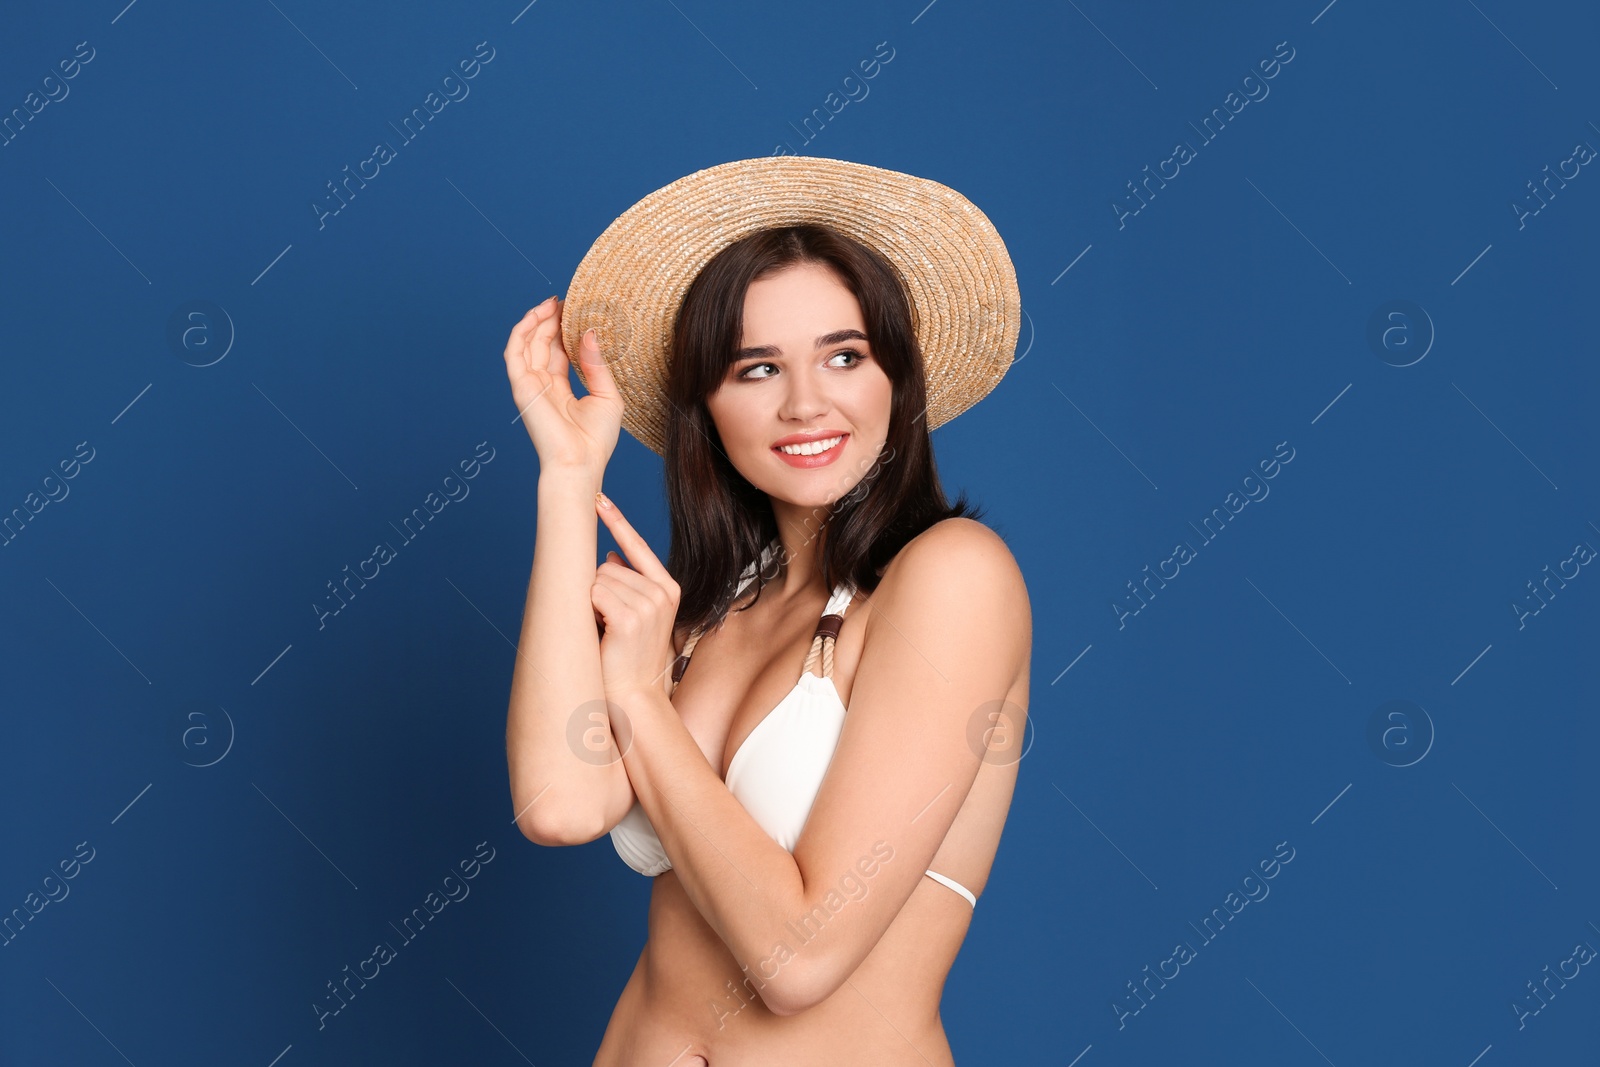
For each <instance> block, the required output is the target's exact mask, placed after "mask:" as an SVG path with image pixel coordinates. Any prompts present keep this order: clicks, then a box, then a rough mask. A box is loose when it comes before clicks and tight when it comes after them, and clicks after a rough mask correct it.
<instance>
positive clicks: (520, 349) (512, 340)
mask: <svg viewBox="0 0 1600 1067" xmlns="http://www.w3.org/2000/svg"><path fill="white" fill-rule="evenodd" d="M554 304H555V297H553V296H552V297H550V298H549V299H547V300H545V301H544V302H543V303H541V304H536V305H534V306H533V307H531V308H529V309H528V312H527V314H525V315H523V316H522V319H521V320H520V321H519V322H518V323H517V324H516V325H515V326H513V327H511V336H510V337H508V338H507V339H506V365H507V366H508V367H510V366H512V365H513V364H516V365H517V366H519V367H523V368H527V369H532V368H529V367H528V362H527V355H528V338H529V337H531V336H533V331H534V329H535V328H536V327H538V325H539V323H540V322H541V321H542V320H543V319H544V318H545V317H548V315H549V314H550V311H551V309H552V307H553V306H554Z"/></svg>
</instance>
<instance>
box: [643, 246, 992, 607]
mask: <svg viewBox="0 0 1600 1067" xmlns="http://www.w3.org/2000/svg"><path fill="white" fill-rule="evenodd" d="M800 263H817V264H820V265H822V266H825V267H828V268H831V269H832V270H833V271H834V272H835V273H836V274H837V275H838V277H839V280H840V281H841V282H842V283H843V284H844V285H845V287H846V288H848V289H849V290H850V291H851V292H852V293H853V294H855V298H856V301H857V302H858V303H859V304H860V306H861V316H862V318H863V320H864V321H865V324H866V333H867V338H868V340H869V342H870V344H871V346H872V354H873V358H874V359H876V360H877V361H878V363H879V365H880V366H881V367H882V368H883V370H884V373H885V374H886V375H887V376H888V378H889V380H890V382H891V383H892V384H893V400H892V401H891V405H890V415H889V434H888V438H887V439H886V441H885V442H884V447H883V450H882V452H881V453H880V454H879V456H878V457H877V460H876V461H875V462H874V464H873V466H872V468H871V469H869V470H867V471H865V472H863V473H862V477H861V479H860V481H859V482H858V483H857V484H856V485H855V486H854V487H853V488H851V489H850V490H849V491H848V492H843V495H842V496H840V497H839V498H838V499H836V500H834V501H831V502H830V503H829V505H828V506H827V507H826V508H819V509H818V512H819V513H818V514H817V515H816V516H815V520H814V523H813V525H814V529H815V532H816V534H817V535H818V536H821V535H822V534H823V532H824V531H825V534H826V535H825V536H822V551H821V561H820V562H821V570H822V577H823V580H824V582H826V584H827V586H828V587H829V588H830V589H831V588H833V586H834V585H836V584H838V582H840V581H841V580H843V579H844V578H849V579H851V580H853V581H854V582H855V584H856V586H857V588H859V589H861V590H863V591H866V592H871V591H872V590H873V589H876V588H877V585H878V579H879V574H878V571H879V569H880V568H882V567H884V566H887V565H888V562H889V560H891V559H893V558H894V555H895V553H896V552H898V551H900V549H901V548H903V547H904V546H905V544H906V542H908V541H910V540H911V539H912V538H913V537H915V536H916V535H917V534H919V533H921V532H922V531H923V530H926V529H927V528H928V527H930V526H932V525H933V524H934V523H936V522H939V521H940V520H941V519H946V518H950V517H953V516H961V517H965V518H972V519H977V518H979V517H980V515H981V509H976V508H974V507H973V506H972V505H970V504H969V503H968V502H967V498H966V494H965V493H964V492H963V493H962V494H961V495H960V496H959V497H958V498H957V499H956V502H955V503H954V504H951V503H949V502H948V501H947V500H946V499H945V495H944V490H943V488H942V487H941V486H940V484H939V474H938V471H937V469H936V467H935V465H934V458H933V444H932V442H931V441H930V440H929V439H928V423H927V419H926V418H925V417H924V413H925V412H926V410H927V406H928V398H927V391H926V388H925V384H924V380H923V368H922V350H921V348H920V347H919V346H918V344H917V335H916V322H915V309H914V307H913V305H912V304H911V301H910V299H909V298H908V297H907V296H906V290H905V286H904V284H903V283H902V282H901V280H900V276H899V274H898V273H897V272H896V270H895V267H894V266H893V264H891V263H890V262H889V261H888V260H887V259H885V258H884V257H883V256H881V255H879V254H878V253H877V252H875V251H873V250H872V249H871V248H868V247H867V246H865V245H863V244H861V243H860V242H858V241H855V240H854V239H852V238H850V237H847V236H845V235H844V234H842V233H840V232H839V231H837V230H835V229H833V228H831V227H829V226H824V225H817V224H808V225H796V226H784V227H778V228H773V229H766V230H761V231H758V232H756V233H753V234H750V235H749V236H747V237H744V238H742V239H740V240H739V241H737V242H735V243H734V244H732V245H730V246H728V247H727V248H725V249H723V251H722V252H720V253H719V254H718V255H717V256H716V258H714V259H712V260H711V262H709V263H708V264H706V266H705V269H703V270H702V271H701V272H700V274H699V275H698V276H697V277H696V278H695V280H694V282H693V283H692V284H691V285H690V286H689V289H688V291H687V293H686V294H685V295H684V298H683V304H682V305H681V306H680V308H679V309H678V316H677V320H676V322H675V325H674V328H673V336H672V354H671V362H670V364H669V368H668V375H667V399H668V401H669V402H670V403H671V405H672V411H671V412H670V415H669V418H668V420H667V432H666V451H665V453H664V456H665V459H666V478H667V503H668V509H667V510H668V515H669V522H670V528H671V532H672V542H671V546H670V548H669V550H668V554H667V570H668V572H669V573H671V575H672V577H673V580H674V581H676V582H677V583H678V586H679V589H680V591H681V594H680V596H679V601H678V617H677V622H678V624H679V625H680V626H684V627H686V628H687V629H688V630H690V631H691V632H692V630H694V629H697V628H699V627H702V626H705V625H707V624H710V623H713V622H715V621H717V620H718V619H720V618H721V617H722V616H723V615H724V614H725V613H726V612H727V610H728V608H729V607H730V606H731V602H732V600H733V593H734V590H735V588H736V584H737V580H738V576H739V575H740V574H741V573H742V572H743V570H744V568H745V567H747V566H748V565H750V564H751V563H752V562H755V561H756V560H757V559H758V558H759V556H760V554H761V551H762V549H763V548H764V547H766V545H767V544H769V543H770V542H771V541H772V539H773V538H774V537H776V536H777V535H778V525H777V520H776V518H775V517H774V515H773V512H772V503H771V501H770V500H769V499H768V498H767V495H766V494H765V493H763V492H762V491H761V490H759V489H757V488H756V487H755V486H753V485H751V484H750V482H749V481H747V480H746V479H745V477H744V476H743V475H742V474H740V473H739V472H738V470H737V469H735V468H734V466H733V464H732V463H730V462H729V460H728V457H727V455H726V453H725V452H724V450H723V447H722V439H721V437H720V436H719V435H718V433H717V428H716V424H715V423H714V422H712V420H711V414H710V412H709V410H708V409H707V408H706V403H705V401H706V397H707V396H709V395H710V394H711V393H713V392H715V391H716V390H717V388H718V387H719V386H721V384H722V383H723V381H724V380H725V378H726V377H727V373H728V368H729V366H730V365H731V364H732V363H733V362H734V358H735V354H736V352H737V351H738V348H739V343H740V340H741V337H742V334H743V323H744V300H745V291H746V290H747V289H748V288H749V286H750V283H751V282H753V281H755V280H757V279H759V278H763V277H766V276H768V275H771V274H774V273H777V272H778V271H780V270H783V269H785V268H787V267H791V266H794V265H796V264H800ZM841 490H843V487H841ZM783 562H784V561H782V560H781V559H777V560H774V561H773V562H772V565H771V567H769V573H765V574H762V575H760V576H759V578H758V581H757V592H756V596H757V598H759V597H760V586H761V584H762V583H764V582H765V580H766V579H769V578H772V577H774V576H775V575H776V573H777V571H776V568H777V567H778V566H780V565H781V564H782V563H783ZM753 602H754V601H752V603H753Z"/></svg>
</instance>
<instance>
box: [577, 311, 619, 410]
mask: <svg viewBox="0 0 1600 1067" xmlns="http://www.w3.org/2000/svg"><path fill="white" fill-rule="evenodd" d="M562 351H565V349H563V350H562ZM578 359H579V360H581V361H582V363H583V366H582V367H580V368H579V369H580V370H582V372H583V387H584V388H585V389H587V390H589V393H590V394H591V395H593V396H598V397H604V398H606V399H608V400H616V401H617V402H618V403H621V402H622V393H621V392H620V391H618V389H617V381H616V379H615V378H613V377H612V376H611V367H610V366H609V365H608V364H607V363H606V360H605V356H603V355H602V354H601V353H600V339H599V335H597V334H596V333H595V331H594V330H592V329H589V330H585V331H584V332H583V337H582V338H580V339H579V341H578Z"/></svg>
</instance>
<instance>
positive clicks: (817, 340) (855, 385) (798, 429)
mask: <svg viewBox="0 0 1600 1067" xmlns="http://www.w3.org/2000/svg"><path fill="white" fill-rule="evenodd" d="M739 345H740V352H739V355H738V357H737V358H736V359H735V360H734V362H733V364H732V365H731V366H730V367H729V368H728V372H727V375H726V376H725V377H724V378H723V381H722V384H721V385H720V386H718V388H717V390H716V391H715V392H713V393H711V394H710V395H709V396H707V397H706V407H707V409H708V410H709V411H710V413H711V419H712V421H713V422H714V423H715V424H716V427H717V432H718V433H719V434H721V435H722V445H723V448H725V449H726V450H727V454H728V459H729V460H730V461H731V462H732V463H733V465H734V467H735V469H737V470H738V471H739V473H740V474H742V475H744V476H745V478H746V479H747V480H748V481H749V482H750V484H751V485H753V486H755V487H756V488H757V489H760V490H761V491H762V492H764V493H766V494H767V495H768V496H770V497H772V498H773V504H774V506H775V507H779V506H780V505H781V504H785V503H786V504H791V505H795V506H797V507H798V508H801V509H807V508H819V507H826V506H827V505H830V504H832V503H833V502H835V501H837V500H838V499H839V498H840V497H843V496H844V495H845V494H847V493H849V492H850V490H851V489H852V488H854V487H855V486H856V485H857V484H858V483H859V482H860V481H861V479H862V478H864V477H866V475H867V473H868V472H869V471H870V470H871V467H872V463H873V461H874V460H875V459H876V458H877V456H878V453H879V452H880V451H882V449H883V445H884V442H885V441H886V440H887V438H888V436H889V404H890V398H891V396H892V393H893V383H891V382H890V381H889V377H888V375H886V374H885V373H884V371H883V368H882V367H881V366H880V365H879V364H878V361H877V359H876V357H875V356H874V353H873V349H872V346H871V345H870V344H869V343H868V342H867V340H866V324H865V322H864V320H863V319H862V317H861V306H860V305H859V304H858V303H857V302H856V298H855V296H854V294H852V293H851V292H850V290H849V289H847V288H845V286H844V283H843V282H842V281H841V280H840V279H839V276H838V275H837V274H835V273H834V272H833V271H832V270H831V269H830V268H828V267H825V266H822V265H820V264H816V263H800V264H796V265H794V266H792V267H787V268H785V269H783V270H782V271H779V272H778V273H776V274H772V275H769V276H768V277H765V278H762V279H760V280H758V281H754V282H751V283H750V287H749V289H748V290H747V291H746V293H745V301H744V334H743V336H742V338H741V339H740V342H739ZM805 441H815V442H818V444H817V445H807V446H805V447H804V448H799V449H797V448H795V447H793V446H794V445H795V444H796V443H798V442H805ZM780 446H790V448H789V451H790V452H791V453H793V452H796V451H799V452H815V451H816V450H817V448H818V447H820V446H829V447H827V448H826V450H825V451H821V452H820V453H817V454H815V455H804V454H800V455H795V454H785V453H784V452H783V451H782V449H781V448H780ZM778 518H779V519H780V521H783V520H784V519H786V518H790V519H792V518H795V516H785V515H784V514H782V512H781V510H780V513H779V515H778Z"/></svg>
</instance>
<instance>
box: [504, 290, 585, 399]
mask: <svg viewBox="0 0 1600 1067" xmlns="http://www.w3.org/2000/svg"><path fill="white" fill-rule="evenodd" d="M556 306H557V305H556V302H555V298H554V297H552V298H550V299H549V300H546V301H545V302H544V303H543V304H540V305H539V306H537V307H535V308H532V309H530V310H529V311H528V313H527V314H526V315H524V316H523V318H522V321H521V322H518V323H517V325H516V326H514V327H512V330H511V336H510V338H509V339H508V340H507V342H506V351H505V360H506V376H507V377H508V378H509V379H510V380H511V382H512V385H513V386H514V387H518V386H520V385H521V384H522V383H523V382H525V381H528V380H530V379H534V380H538V378H539V377H540V376H538V375H537V372H538V371H543V370H546V369H547V364H548V356H547V354H546V355H541V356H539V357H538V358H536V357H535V352H536V351H538V349H537V344H536V341H535V336H536V334H537V331H538V329H539V327H540V325H541V324H542V323H545V322H548V321H549V320H550V318H551V317H552V316H553V315H555V314H556ZM546 393H548V394H550V396H549V402H550V403H552V404H555V405H556V406H557V407H560V406H562V404H563V402H564V401H566V400H568V399H571V398H572V384H571V382H569V381H568V380H567V374H566V372H565V370H564V369H563V370H562V371H561V372H560V373H558V374H553V375H549V376H548V377H545V378H544V379H543V380H542V381H539V386H538V392H536V393H535V394H534V395H533V397H532V398H531V399H529V400H528V401H526V402H520V401H519V403H521V407H522V411H521V412H520V413H521V414H524V415H525V414H526V413H527V409H528V408H530V407H532V406H533V404H534V402H535V401H537V400H538V399H539V398H540V397H541V396H543V395H545V394H546Z"/></svg>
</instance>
